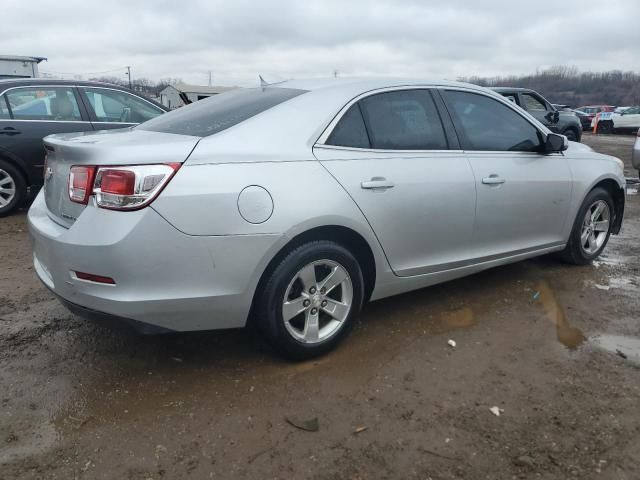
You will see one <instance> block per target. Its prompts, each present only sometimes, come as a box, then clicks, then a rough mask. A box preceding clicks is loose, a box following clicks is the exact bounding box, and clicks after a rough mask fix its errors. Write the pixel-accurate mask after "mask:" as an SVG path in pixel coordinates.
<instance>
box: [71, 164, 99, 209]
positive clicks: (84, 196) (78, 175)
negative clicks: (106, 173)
mask: <svg viewBox="0 0 640 480" xmlns="http://www.w3.org/2000/svg"><path fill="white" fill-rule="evenodd" d="M94 173H95V167H87V166H75V167H71V170H70V171H69V199H70V200H71V201H72V202H76V203H82V204H84V205H86V204H87V202H88V201H89V197H90V196H91V193H92V187H93V176H94Z"/></svg>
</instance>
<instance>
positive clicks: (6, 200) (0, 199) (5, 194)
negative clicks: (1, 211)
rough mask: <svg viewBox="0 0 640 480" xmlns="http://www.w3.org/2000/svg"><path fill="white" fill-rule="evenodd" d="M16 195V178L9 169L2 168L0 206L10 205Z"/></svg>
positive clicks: (0, 173) (0, 170)
mask: <svg viewBox="0 0 640 480" xmlns="http://www.w3.org/2000/svg"><path fill="white" fill-rule="evenodd" d="M15 196H16V182H15V180H14V179H13V177H12V176H11V175H10V174H9V173H8V172H7V171H5V170H2V169H0V208H2V207H6V206H7V205H9V204H10V203H11V202H12V201H13V199H14V197H15Z"/></svg>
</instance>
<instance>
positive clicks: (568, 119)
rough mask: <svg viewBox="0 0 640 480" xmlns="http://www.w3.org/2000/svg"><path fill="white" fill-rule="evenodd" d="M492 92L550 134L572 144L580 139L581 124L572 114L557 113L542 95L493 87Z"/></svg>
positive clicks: (521, 89) (534, 92)
mask: <svg viewBox="0 0 640 480" xmlns="http://www.w3.org/2000/svg"><path fill="white" fill-rule="evenodd" d="M492 90H494V91H496V92H498V93H499V94H500V95H502V96H504V97H507V98H508V99H510V100H511V101H512V102H514V103H515V104H516V105H519V106H520V107H521V108H523V109H525V110H526V111H527V112H529V113H530V114H531V115H533V116H534V117H535V118H536V120H538V121H539V122H540V123H542V124H543V125H544V126H545V127H547V128H548V129H549V130H551V131H552V132H556V133H560V134H562V135H564V136H566V137H567V138H568V139H569V140H571V141H572V142H579V141H580V139H581V138H582V123H581V121H580V120H579V119H578V117H577V116H576V115H575V114H574V113H573V112H567V111H560V112H559V111H558V110H556V109H555V108H554V107H553V106H552V105H551V103H549V102H548V101H547V100H546V99H545V98H544V97H543V96H542V95H540V94H539V93H538V92H536V91H534V90H529V89H527V88H511V87H495V88H492Z"/></svg>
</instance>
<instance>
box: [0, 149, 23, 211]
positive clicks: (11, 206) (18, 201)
mask: <svg viewBox="0 0 640 480" xmlns="http://www.w3.org/2000/svg"><path fill="white" fill-rule="evenodd" d="M0 170H4V171H5V172H7V173H8V174H9V176H10V177H11V178H12V179H13V183H15V185H16V193H15V195H14V197H13V199H12V200H11V201H10V202H9V203H8V204H7V205H5V206H4V207H0V217H6V216H7V215H9V214H10V213H12V212H13V211H15V210H16V209H17V208H18V207H20V206H21V205H22V204H23V202H24V200H25V198H26V197H27V182H26V181H25V179H24V177H23V176H22V173H20V170H18V169H17V168H16V167H15V166H13V165H12V164H11V163H9V162H7V161H6V160H2V159H0Z"/></svg>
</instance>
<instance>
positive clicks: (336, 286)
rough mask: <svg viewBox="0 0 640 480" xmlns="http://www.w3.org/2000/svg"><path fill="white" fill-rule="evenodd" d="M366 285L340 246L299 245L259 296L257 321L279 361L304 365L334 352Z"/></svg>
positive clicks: (356, 311) (350, 324) (357, 309)
mask: <svg viewBox="0 0 640 480" xmlns="http://www.w3.org/2000/svg"><path fill="white" fill-rule="evenodd" d="M363 292H364V281H363V277H362V270H361V268H360V265H359V264H358V261H357V260H356V258H355V257H354V256H353V255H352V254H351V252H349V250H347V249H346V248H344V247H343V246H342V245H339V244H337V243H335V242H332V241H327V240H319V241H314V242H309V243H306V244H304V245H301V246H299V247H297V248H295V249H294V250H292V251H291V252H289V254H287V256H286V257H284V259H283V260H282V261H281V262H280V263H279V264H278V265H277V266H276V267H275V269H274V270H273V272H272V273H271V275H270V276H269V279H268V281H267V282H266V283H265V284H264V289H263V292H260V293H261V295H260V297H259V300H258V303H257V307H258V309H257V311H256V315H257V320H258V325H259V327H260V329H261V330H262V332H263V334H264V335H265V336H266V338H267V340H268V341H269V343H270V344H271V345H272V346H273V347H274V349H275V350H276V351H277V352H278V353H279V354H281V355H282V356H284V357H286V358H289V359H293V360H305V359H309V358H313V357H316V356H318V355H322V354H324V353H326V352H328V351H329V350H332V349H333V348H335V347H336V346H337V345H338V343H340V341H341V340H342V339H344V337H346V336H347V335H348V333H349V332H350V331H351V329H352V327H353V323H354V321H355V318H356V317H357V315H358V314H359V313H360V309H361V308H362V302H363Z"/></svg>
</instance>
